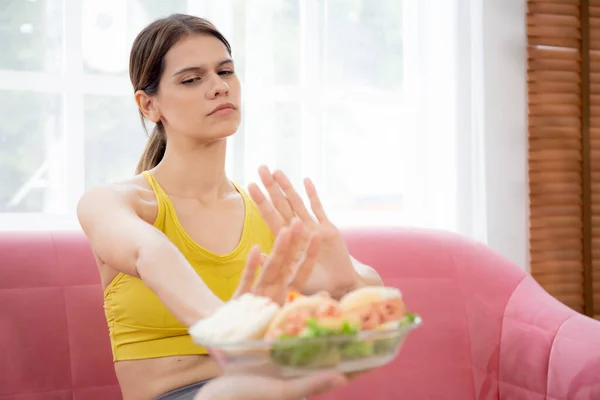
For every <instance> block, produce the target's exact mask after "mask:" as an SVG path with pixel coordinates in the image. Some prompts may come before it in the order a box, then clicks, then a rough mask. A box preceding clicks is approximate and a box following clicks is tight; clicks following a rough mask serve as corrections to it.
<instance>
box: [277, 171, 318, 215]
mask: <svg viewBox="0 0 600 400" xmlns="http://www.w3.org/2000/svg"><path fill="white" fill-rule="evenodd" d="M273 179H274V180H275V182H276V183H277V185H279V187H280V188H281V190H282V191H283V193H285V195H286V197H287V201H288V203H289V204H290V206H291V207H292V211H293V212H294V213H295V214H296V215H297V216H298V217H300V219H301V220H302V221H303V222H305V223H308V224H311V225H313V224H314V223H315V221H314V220H313V218H312V216H311V215H310V213H309V212H308V210H307V209H306V206H305V205H304V202H303V201H302V198H301V197H300V195H299V194H298V192H297V191H296V189H294V186H293V185H292V183H291V182H290V180H289V179H288V177H287V176H286V175H285V174H284V173H283V172H282V171H279V170H277V171H275V172H274V173H273Z"/></svg>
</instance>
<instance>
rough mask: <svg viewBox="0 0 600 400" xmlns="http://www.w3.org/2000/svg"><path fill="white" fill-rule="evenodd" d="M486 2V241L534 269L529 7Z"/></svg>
mask: <svg viewBox="0 0 600 400" xmlns="http://www.w3.org/2000/svg"><path fill="white" fill-rule="evenodd" d="M481 3H482V13H483V26H482V29H483V36H482V44H483V64H484V76H483V82H484V84H483V86H484V88H483V98H484V121H483V129H484V133H485V134H484V146H485V182H486V201H487V213H486V214H487V215H486V217H487V243H488V245H489V246H490V247H491V248H493V249H495V250H497V251H499V252H500V253H502V254H503V255H505V256H507V257H508V258H510V259H511V260H512V261H513V262H515V263H517V264H518V265H519V266H521V267H523V268H525V269H526V270H529V222H528V220H529V198H528V178H527V51H526V49H527V48H526V44H527V36H526V18H525V13H526V9H527V5H526V1H525V0H482V1H481Z"/></svg>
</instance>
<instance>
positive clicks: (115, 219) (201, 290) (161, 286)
mask: <svg viewBox="0 0 600 400" xmlns="http://www.w3.org/2000/svg"><path fill="white" fill-rule="evenodd" d="M77 216H78V218H79V222H80V224H81V227H82V229H83V231H84V233H85V234H86V236H87V237H88V240H89V241H90V244H91V247H92V249H93V251H94V253H95V254H96V256H97V257H98V258H99V259H100V260H101V261H102V262H104V263H106V264H107V265H109V266H110V267H111V268H113V269H115V270H117V271H119V272H122V273H125V274H127V275H131V276H135V277H138V278H140V279H142V280H143V281H144V283H145V284H146V285H147V286H148V288H150V290H152V291H153V292H154V293H156V295H157V296H158V297H159V298H160V300H161V301H162V302H163V304H164V305H165V306H166V307H167V309H169V311H170V312H171V313H172V314H173V315H174V316H175V317H176V318H177V319H178V320H179V321H181V323H183V324H184V325H186V326H191V325H192V324H194V323H196V322H197V321H198V320H200V319H202V318H204V317H206V316H208V315H210V314H212V313H213V312H214V311H215V310H216V309H217V308H218V307H220V306H221V304H222V302H221V300H220V299H219V298H217V297H216V296H215V295H214V294H213V292H212V291H211V290H210V289H209V288H208V287H207V286H206V284H205V283H204V282H203V281H202V279H200V277H199V276H198V274H197V273H196V272H195V271H194V270H193V268H192V267H191V265H190V264H189V263H188V262H187V260H186V259H185V257H184V256H183V255H182V254H181V252H180V251H179V249H178V248H177V247H176V246H175V245H174V244H173V243H171V241H170V240H169V239H168V238H167V237H166V236H165V235H164V234H163V233H162V232H160V231H159V230H158V229H156V228H155V227H154V226H152V225H150V224H149V223H147V222H145V221H144V220H143V219H142V218H140V216H139V215H138V213H137V212H136V194H135V192H134V191H133V190H131V189H128V188H117V187H100V188H96V189H92V190H90V191H89V192H87V193H86V194H85V195H84V196H83V197H82V198H81V200H80V201H79V204H78V207H77Z"/></svg>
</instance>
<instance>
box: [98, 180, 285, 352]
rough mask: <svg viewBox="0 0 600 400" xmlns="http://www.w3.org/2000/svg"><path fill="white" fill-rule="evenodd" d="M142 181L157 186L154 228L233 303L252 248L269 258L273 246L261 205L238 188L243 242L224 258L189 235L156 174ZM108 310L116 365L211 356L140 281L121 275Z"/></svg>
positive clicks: (109, 293) (108, 296)
mask: <svg viewBox="0 0 600 400" xmlns="http://www.w3.org/2000/svg"><path fill="white" fill-rule="evenodd" d="M143 176H144V177H145V178H146V180H147V181H148V183H149V184H150V185H151V186H152V189H153V190H154V193H155V195H156V200H157V204H158V214H157V216H156V220H155V221H154V226H155V227H156V228H158V229H160V230H161V231H162V232H163V233H164V234H165V235H166V236H167V237H168V238H169V240H171V242H173V243H174V244H175V246H177V247H178V248H179V250H180V251H181V252H182V253H183V255H184V256H185V258H186V259H187V260H188V261H189V263H190V264H191V265H192V267H193V268H194V269H195V270H196V272H197V273H198V275H200V277H201V278H202V280H203V281H204V282H205V283H206V284H207V285H208V287H209V288H210V289H211V290H212V291H213V292H214V293H215V294H216V295H217V296H218V297H219V298H220V299H221V300H223V301H226V300H228V299H230V298H231V296H232V295H233V292H234V291H235V289H236V287H237V285H238V282H239V280H240V275H241V272H242V270H243V269H244V266H245V264H246V258H247V256H248V253H249V252H250V249H251V247H252V246H253V245H254V244H257V245H259V246H260V247H261V249H262V251H263V252H267V253H268V252H270V251H271V248H272V246H273V241H274V238H273V235H272V233H271V231H270V229H269V227H268V226H267V224H266V223H265V222H264V220H263V219H262V217H261V215H260V213H259V212H258V208H257V207H256V204H254V202H253V201H252V199H250V197H249V196H248V194H247V193H246V192H245V191H244V190H243V189H241V188H240V187H238V186H237V185H235V184H234V186H235V188H236V189H237V190H238V192H239V193H240V194H241V195H242V198H243V200H244V206H245V211H246V213H245V214H246V216H245V219H244V227H243V230H242V237H241V240H240V242H239V244H238V246H237V247H236V248H235V249H234V250H233V251H232V252H231V253H229V254H225V255H219V254H215V253H213V252H210V251H208V250H206V249H204V248H202V247H200V246H199V245H198V244H197V243H195V242H194V241H193V240H192V239H191V238H190V237H189V236H188V235H187V234H186V232H185V231H184V229H183V227H182V226H181V224H180V223H179V220H178V219H177V215H176V213H175V209H174V207H173V203H172V202H171V200H170V199H169V197H168V195H167V194H166V193H165V192H164V191H163V190H162V188H161V187H160V185H159V184H158V182H157V181H156V179H155V178H154V177H153V176H152V174H150V173H149V172H147V171H146V172H144V173H143ZM165 268H168V266H165ZM104 311H105V314H106V320H107V322H108V328H109V334H110V341H111V345H112V352H113V360H114V361H120V360H137V359H144V358H156V357H166V356H177V355H189V354H206V353H207V351H206V349H204V348H202V347H200V346H197V345H196V344H194V343H193V342H192V340H191V338H190V335H189V334H188V331H187V328H186V327H185V326H184V325H183V324H182V323H180V322H179V321H178V320H177V319H176V318H175V317H174V316H173V315H172V314H171V313H170V312H169V311H168V310H167V308H166V307H165V306H164V305H163V304H162V302H161V301H160V300H159V299H158V297H157V296H156V295H155V294H154V292H152V291H151V290H150V289H148V287H147V286H146V285H145V284H144V283H143V282H142V281H141V280H140V279H138V278H135V277H132V276H130V275H126V274H123V273H119V274H118V275H117V276H116V277H115V279H114V280H113V281H112V282H111V283H110V285H109V286H108V287H107V288H106V290H105V291H104Z"/></svg>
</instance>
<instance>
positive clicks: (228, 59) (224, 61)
mask: <svg viewBox="0 0 600 400" xmlns="http://www.w3.org/2000/svg"><path fill="white" fill-rule="evenodd" d="M225 64H233V60H232V59H231V58H227V59H225V60H222V61H219V62H218V63H217V65H216V67H217V68H218V67H222V66H223V65H225ZM205 69H206V65H201V66H197V67H185V68H182V69H180V70H179V71H177V72H175V73H174V74H173V76H177V75H180V74H183V73H184V72H190V71H204V70H205Z"/></svg>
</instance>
